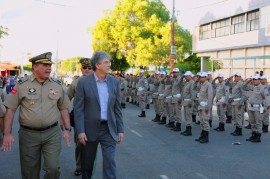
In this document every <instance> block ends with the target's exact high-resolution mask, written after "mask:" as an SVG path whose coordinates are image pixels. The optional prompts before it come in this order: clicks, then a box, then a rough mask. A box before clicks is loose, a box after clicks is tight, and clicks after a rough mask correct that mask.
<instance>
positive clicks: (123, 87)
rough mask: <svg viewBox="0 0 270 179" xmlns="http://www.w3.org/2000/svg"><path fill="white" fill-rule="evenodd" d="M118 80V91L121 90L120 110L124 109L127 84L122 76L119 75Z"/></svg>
mask: <svg viewBox="0 0 270 179" xmlns="http://www.w3.org/2000/svg"><path fill="white" fill-rule="evenodd" d="M119 80H120V90H121V107H122V109H125V108H126V98H127V93H128V82H127V80H126V79H125V76H124V75H123V74H120V75H119Z"/></svg>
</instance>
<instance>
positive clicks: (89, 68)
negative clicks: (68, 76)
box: [82, 67, 92, 70]
mask: <svg viewBox="0 0 270 179" xmlns="http://www.w3.org/2000/svg"><path fill="white" fill-rule="evenodd" d="M82 68H83V69H84V70H86V69H88V70H92V68H91V67H82Z"/></svg>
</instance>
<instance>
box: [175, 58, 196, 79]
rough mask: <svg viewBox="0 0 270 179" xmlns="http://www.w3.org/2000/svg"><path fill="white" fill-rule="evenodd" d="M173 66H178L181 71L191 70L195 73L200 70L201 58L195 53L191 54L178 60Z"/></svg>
mask: <svg viewBox="0 0 270 179" xmlns="http://www.w3.org/2000/svg"><path fill="white" fill-rule="evenodd" d="M175 66H176V67H178V68H179V70H180V72H181V73H184V72H186V71H191V72H192V73H194V74H195V73H197V72H199V71H200V70H201V59H200V58H199V57H198V55H197V54H192V55H190V56H189V57H188V58H186V59H184V60H182V61H178V62H177V63H176V65H175Z"/></svg>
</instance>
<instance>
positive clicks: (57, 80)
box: [51, 78, 62, 85]
mask: <svg viewBox="0 0 270 179" xmlns="http://www.w3.org/2000/svg"><path fill="white" fill-rule="evenodd" d="M51 79H52V81H54V82H55V83H57V84H59V85H62V82H61V80H59V79H57V78H51Z"/></svg>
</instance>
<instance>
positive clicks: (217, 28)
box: [211, 18, 230, 38]
mask: <svg viewBox="0 0 270 179" xmlns="http://www.w3.org/2000/svg"><path fill="white" fill-rule="evenodd" d="M226 35H230V18H227V19H223V20H221V21H217V22H213V23H212V34H211V36H212V37H213V38H215V37H222V36H226Z"/></svg>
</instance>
